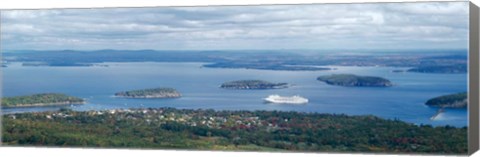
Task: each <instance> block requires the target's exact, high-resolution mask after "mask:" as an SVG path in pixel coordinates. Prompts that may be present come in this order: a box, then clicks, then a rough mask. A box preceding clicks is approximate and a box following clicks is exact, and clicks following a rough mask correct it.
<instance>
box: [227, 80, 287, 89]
mask: <svg viewBox="0 0 480 157" xmlns="http://www.w3.org/2000/svg"><path fill="white" fill-rule="evenodd" d="M220 88H226V89H281V88H288V83H271V82H267V81H262V80H240V81H231V82H226V83H223V84H222V85H221V86H220Z"/></svg>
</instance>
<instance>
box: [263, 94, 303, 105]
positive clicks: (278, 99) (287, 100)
mask: <svg viewBox="0 0 480 157" xmlns="http://www.w3.org/2000/svg"><path fill="white" fill-rule="evenodd" d="M264 100H265V102H268V103H276V104H306V103H308V99H306V98H304V97H301V96H298V95H295V96H292V97H282V96H280V95H269V96H268V97H266V98H265V99H264Z"/></svg>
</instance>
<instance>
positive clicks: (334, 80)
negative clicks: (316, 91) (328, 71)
mask: <svg viewBox="0 0 480 157" xmlns="http://www.w3.org/2000/svg"><path fill="white" fill-rule="evenodd" d="M317 80H319V81H322V82H325V83H327V84H329V85H337V86H349V87H390V86H392V85H393V84H392V83H391V82H390V80H387V79H385V78H381V77H374V76H357V75H353V74H333V75H328V76H320V77H318V78H317Z"/></svg>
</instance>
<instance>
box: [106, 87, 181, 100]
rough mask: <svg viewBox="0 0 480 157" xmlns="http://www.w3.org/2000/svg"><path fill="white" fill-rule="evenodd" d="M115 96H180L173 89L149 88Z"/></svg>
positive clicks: (143, 97)
mask: <svg viewBox="0 0 480 157" xmlns="http://www.w3.org/2000/svg"><path fill="white" fill-rule="evenodd" d="M115 96H118V97H124V98H142V99H149V98H178V97H181V94H180V93H179V92H178V91H177V90H175V89H173V88H151V89H141V90H131V91H123V92H118V93H115Z"/></svg>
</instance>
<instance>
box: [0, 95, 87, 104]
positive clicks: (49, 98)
mask: <svg viewBox="0 0 480 157" xmlns="http://www.w3.org/2000/svg"><path fill="white" fill-rule="evenodd" d="M83 103H85V100H84V99H82V98H77V97H73V96H68V95H65V94H59V93H42V94H33V95H27V96H15V97H4V98H2V99H1V104H2V107H35V106H55V105H71V104H83Z"/></svg>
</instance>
